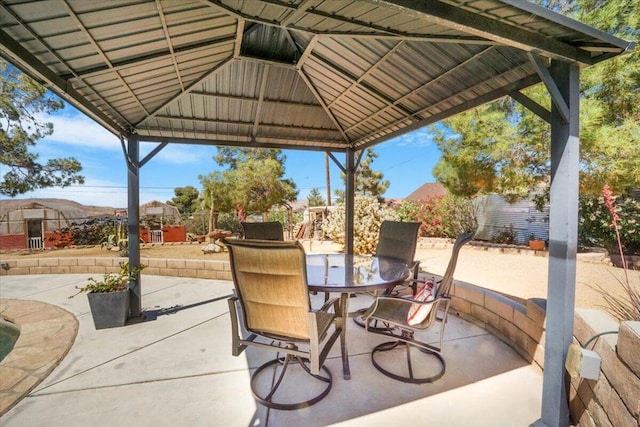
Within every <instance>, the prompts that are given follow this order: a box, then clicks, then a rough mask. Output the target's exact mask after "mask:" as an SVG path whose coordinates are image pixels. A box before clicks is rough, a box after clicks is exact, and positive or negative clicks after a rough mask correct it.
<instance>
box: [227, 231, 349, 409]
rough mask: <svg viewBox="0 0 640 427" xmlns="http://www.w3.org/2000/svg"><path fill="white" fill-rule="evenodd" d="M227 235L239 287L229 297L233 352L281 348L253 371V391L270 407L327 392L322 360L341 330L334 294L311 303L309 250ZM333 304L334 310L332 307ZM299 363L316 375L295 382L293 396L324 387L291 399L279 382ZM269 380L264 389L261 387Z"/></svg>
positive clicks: (289, 404) (286, 406)
mask: <svg viewBox="0 0 640 427" xmlns="http://www.w3.org/2000/svg"><path fill="white" fill-rule="evenodd" d="M223 241H224V243H225V244H226V245H227V248H228V249H229V259H230V263H231V273H232V276H233V283H234V287H235V295H234V296H233V297H231V298H229V300H228V303H229V313H230V315H231V327H232V346H233V347H232V354H233V355H234V356H239V355H240V354H241V353H242V352H243V351H244V350H245V349H246V348H247V347H249V346H253V347H257V348H261V349H267V350H272V351H275V352H276V353H277V354H276V358H275V359H273V360H270V361H268V362H266V363H264V364H262V365H261V366H259V367H258V368H257V369H256V370H255V372H254V373H253V374H252V375H251V391H252V393H253V396H254V397H255V399H256V400H257V401H258V402H260V403H261V404H263V405H265V406H267V407H270V408H275V409H283V410H291V409H299V408H304V407H307V406H310V405H313V404H314V403H317V402H319V401H320V400H322V399H323V398H324V397H325V396H327V394H329V391H330V390H331V385H332V376H331V372H330V371H329V369H328V368H327V367H326V366H323V365H324V361H325V359H326V358H327V355H328V354H329V351H330V349H331V347H332V346H333V344H334V343H335V341H336V340H337V338H338V337H339V336H340V334H341V333H342V329H341V328H340V327H339V326H338V323H337V322H336V313H339V310H338V299H337V298H332V299H331V300H329V301H327V302H326V303H325V304H324V305H323V306H322V307H321V308H320V309H318V310H312V309H311V305H310V300H309V292H308V289H307V272H306V256H305V252H304V248H303V247H302V245H301V244H300V243H299V242H297V241H292V242H276V241H268V240H242V239H224V240H223ZM331 307H333V312H330V311H329V310H330V308H331ZM239 319H240V322H241V323H242V326H241V325H240V322H239ZM332 325H333V332H331V329H332V328H331V326H332ZM343 351H344V349H343ZM281 355H284V356H281ZM297 366H299V367H301V368H302V369H303V370H304V371H303V372H302V373H303V374H304V372H306V374H309V375H310V377H311V378H313V379H315V380H316V381H313V382H312V384H307V382H306V381H305V383H304V384H303V383H294V385H295V387H296V389H295V392H294V393H293V394H294V396H296V397H298V396H299V394H302V393H300V392H299V390H307V389H313V390H314V392H315V390H316V389H318V388H320V390H321V391H320V392H319V393H314V394H315V395H314V396H313V397H311V398H309V399H307V400H303V401H299V400H300V399H287V398H286V397H284V396H286V395H287V390H286V388H287V387H281V386H282V385H283V383H285V384H286V383H291V381H292V380H287V379H286V378H285V374H286V373H287V372H288V370H289V371H291V369H295V367H297ZM294 374H295V372H294ZM289 376H290V375H289ZM265 382H266V384H267V389H268V391H266V392H265V391H263V389H264V387H262V386H263V385H264V384H265ZM269 387H270V388H269ZM279 390H280V391H281V392H280V393H278V391H279ZM290 391H291V390H289V392H290ZM290 394H291V393H289V395H290ZM291 400H295V401H291Z"/></svg>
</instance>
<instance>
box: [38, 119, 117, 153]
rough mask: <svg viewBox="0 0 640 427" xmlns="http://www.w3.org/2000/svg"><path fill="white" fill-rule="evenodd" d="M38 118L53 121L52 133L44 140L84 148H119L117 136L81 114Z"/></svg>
mask: <svg viewBox="0 0 640 427" xmlns="http://www.w3.org/2000/svg"><path fill="white" fill-rule="evenodd" d="M40 119H41V120H43V121H47V122H51V123H53V134H52V135H51V136H48V137H47V138H45V140H46V141H51V142H56V143H59V144H65V145H73V146H80V147H84V148H98V149H103V150H121V148H120V140H119V139H118V137H116V136H115V135H114V134H112V133H111V132H109V131H107V130H106V129H105V128H103V127H102V126H100V125H99V124H97V123H96V122H94V121H93V120H91V119H90V118H88V117H86V116H84V115H82V114H77V115H75V116H62V115H48V116H42V117H40Z"/></svg>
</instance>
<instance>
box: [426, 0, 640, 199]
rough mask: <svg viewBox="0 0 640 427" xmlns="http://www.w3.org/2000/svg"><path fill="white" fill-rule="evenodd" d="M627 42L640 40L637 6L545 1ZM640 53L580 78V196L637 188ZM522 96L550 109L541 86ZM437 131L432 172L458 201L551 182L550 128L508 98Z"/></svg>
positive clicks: (620, 0) (621, 0)
mask: <svg viewBox="0 0 640 427" xmlns="http://www.w3.org/2000/svg"><path fill="white" fill-rule="evenodd" d="M541 3H542V4H544V5H545V6H547V7H550V8H552V9H554V10H557V11H560V12H562V13H566V14H569V15H570V16H572V17H575V18H577V19H578V20H581V21H583V22H585V23H587V24H590V25H593V26H595V27H597V28H600V29H602V30H604V31H607V32H610V33H613V34H616V35H618V36H621V37H623V38H626V39H635V40H638V39H640V30H639V23H640V18H639V17H640V3H639V2H628V1H625V0H611V1H607V2H603V1H599V0H576V1H566V0H562V1H548V0H546V1H541ZM638 87H640V53H638V52H636V53H634V54H632V55H622V56H620V57H617V58H613V59H610V60H607V61H604V62H603V63H600V64H597V65H595V66H593V67H589V68H587V69H585V70H582V72H581V100H580V103H581V115H580V124H581V128H580V143H581V147H580V156H581V158H580V191H581V192H582V193H584V194H598V193H599V192H600V189H601V188H602V185H603V184H604V183H609V185H610V186H611V187H612V188H613V189H614V190H615V191H617V192H619V193H624V192H625V191H626V190H629V189H631V188H634V187H638V186H639V185H640V124H639V123H640V92H638ZM525 93H526V94H527V95H528V96H529V97H531V98H532V99H534V100H535V101H537V102H538V103H540V104H541V105H543V106H545V107H546V108H550V98H549V95H548V93H547V91H546V89H545V88H544V87H543V86H542V85H537V86H535V87H533V88H529V89H528V90H527V91H525ZM444 125H445V127H444V128H437V129H435V130H436V138H435V141H436V143H437V144H438V147H439V148H440V150H441V152H442V158H441V160H440V162H439V163H438V164H437V165H436V167H435V168H434V171H433V174H434V176H435V177H436V179H437V180H438V181H440V182H442V183H443V184H444V185H445V186H446V187H447V189H448V190H449V191H450V192H451V193H452V194H456V195H464V196H470V195H474V194H477V193H488V192H499V193H503V194H506V195H511V196H513V197H516V196H520V195H524V194H526V193H527V192H528V191H529V190H530V189H531V188H533V187H534V186H535V185H536V184H537V183H540V182H545V181H546V180H548V179H549V174H550V170H549V168H550V161H549V141H550V127H549V125H548V124H547V123H546V122H544V121H543V120H542V119H540V118H539V117H537V116H535V115H534V114H533V113H531V112H530V111H528V110H527V109H525V108H524V107H522V106H521V105H520V104H518V103H516V102H514V101H511V100H509V99H502V100H500V101H497V102H494V103H492V104H489V105H484V106H481V107H479V108H477V109H475V110H472V111H469V112H466V113H463V114H461V115H458V116H456V117H453V118H451V119H448V120H446V121H445V122H444Z"/></svg>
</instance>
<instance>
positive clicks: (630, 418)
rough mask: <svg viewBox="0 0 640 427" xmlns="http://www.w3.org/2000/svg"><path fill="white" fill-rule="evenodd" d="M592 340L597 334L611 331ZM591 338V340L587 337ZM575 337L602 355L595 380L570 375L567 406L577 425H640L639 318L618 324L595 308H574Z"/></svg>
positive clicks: (581, 343) (629, 426) (578, 341)
mask: <svg viewBox="0 0 640 427" xmlns="http://www.w3.org/2000/svg"><path fill="white" fill-rule="evenodd" d="M614 331H618V333H617V334H606V335H602V336H599V337H597V338H595V339H593V340H591V339H592V338H593V337H595V336H596V335H597V334H600V333H603V332H614ZM590 340H591V341H590ZM574 341H575V342H577V343H579V344H580V345H583V346H584V345H585V344H587V342H589V343H588V344H587V348H588V349H590V350H593V351H595V352H596V353H598V355H599V356H600V358H601V364H600V376H599V377H598V379H597V380H587V379H583V378H571V387H570V389H569V407H570V409H571V414H572V417H573V420H574V422H575V424H576V425H577V426H589V427H591V426H612V427H637V426H640V322H622V323H621V324H619V323H618V322H617V321H615V320H614V319H612V318H611V317H610V316H609V315H608V314H606V313H605V312H603V311H600V310H594V309H577V310H576V317H575V326H574Z"/></svg>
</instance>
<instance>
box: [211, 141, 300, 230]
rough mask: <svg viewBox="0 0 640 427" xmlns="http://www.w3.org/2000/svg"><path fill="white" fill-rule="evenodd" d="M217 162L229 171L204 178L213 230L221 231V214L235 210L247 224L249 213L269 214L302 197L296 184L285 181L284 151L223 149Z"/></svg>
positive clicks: (219, 149)
mask: <svg viewBox="0 0 640 427" xmlns="http://www.w3.org/2000/svg"><path fill="white" fill-rule="evenodd" d="M214 159H215V160H216V162H217V163H218V164H219V165H220V166H227V167H228V169H226V170H224V171H216V172H212V173H210V174H209V175H208V176H206V177H204V176H200V181H201V182H202V185H203V187H204V190H203V197H202V198H203V201H204V204H205V206H207V207H209V208H210V210H211V218H212V221H211V222H210V230H211V229H212V228H219V227H217V226H216V221H217V215H218V214H219V213H222V212H232V211H234V210H235V211H236V213H237V215H238V217H239V220H243V219H244V217H245V216H246V212H263V213H266V212H268V211H269V210H270V209H271V208H272V207H273V206H276V205H278V204H281V203H285V202H292V201H294V200H295V199H296V197H297V195H298V191H297V190H296V185H295V183H294V182H293V181H292V180H290V179H285V178H284V172H285V170H284V161H285V160H286V157H285V156H284V155H282V153H281V150H266V149H256V148H231V147H219V148H218V154H217V156H216V157H215V158H214Z"/></svg>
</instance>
